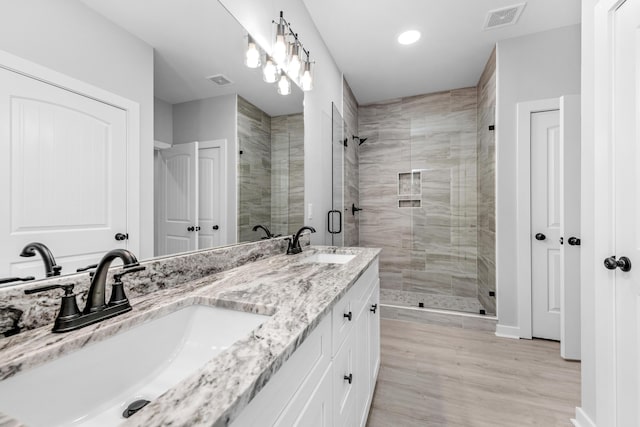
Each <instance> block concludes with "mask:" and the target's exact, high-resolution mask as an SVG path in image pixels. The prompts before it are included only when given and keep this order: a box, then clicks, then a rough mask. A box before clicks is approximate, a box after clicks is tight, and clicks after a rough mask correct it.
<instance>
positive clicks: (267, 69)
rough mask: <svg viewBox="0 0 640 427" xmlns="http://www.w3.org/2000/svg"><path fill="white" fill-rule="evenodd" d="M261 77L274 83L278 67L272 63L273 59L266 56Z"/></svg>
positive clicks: (276, 78)
mask: <svg viewBox="0 0 640 427" xmlns="http://www.w3.org/2000/svg"><path fill="white" fill-rule="evenodd" d="M262 78H263V79H264V81H265V82H267V83H275V82H276V81H277V80H278V68H277V67H276V64H274V63H273V59H271V58H270V57H268V56H267V60H266V61H265V63H264V67H262Z"/></svg>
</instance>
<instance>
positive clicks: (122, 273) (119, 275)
mask: <svg viewBox="0 0 640 427" xmlns="http://www.w3.org/2000/svg"><path fill="white" fill-rule="evenodd" d="M146 269H147V267H145V266H143V265H138V266H135V267H129V268H127V267H125V268H123V269H122V270H121V271H120V272H119V273H115V274H114V275H113V280H115V281H116V282H121V281H122V276H126V275H127V274H131V273H137V272H139V271H144V270H146Z"/></svg>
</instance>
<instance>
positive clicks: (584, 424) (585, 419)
mask: <svg viewBox="0 0 640 427" xmlns="http://www.w3.org/2000/svg"><path fill="white" fill-rule="evenodd" d="M571 423H572V424H573V425H574V426H575V427H596V423H594V422H593V421H592V420H591V418H589V416H588V415H587V414H585V412H584V411H583V410H582V408H576V417H575V418H572V419H571Z"/></svg>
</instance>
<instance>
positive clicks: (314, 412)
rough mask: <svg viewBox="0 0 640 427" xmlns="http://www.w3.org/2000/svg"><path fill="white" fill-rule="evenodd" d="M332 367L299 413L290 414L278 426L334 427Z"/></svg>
mask: <svg viewBox="0 0 640 427" xmlns="http://www.w3.org/2000/svg"><path fill="white" fill-rule="evenodd" d="M331 372H332V371H331V367H328V368H327V370H326V371H325V373H324V375H323V376H322V379H321V380H320V383H319V384H318V386H317V387H316V389H315V390H314V391H313V394H312V395H311V397H310V398H309V400H308V401H307V402H306V404H305V405H304V407H303V408H302V410H301V411H300V412H298V413H294V412H288V413H287V414H286V415H285V416H284V417H282V419H281V420H279V423H278V425H280V426H287V427H288V426H295V427H330V426H332V425H333V418H332V417H333V413H332V403H333V402H332V399H333V394H332V393H331V385H332V383H331Z"/></svg>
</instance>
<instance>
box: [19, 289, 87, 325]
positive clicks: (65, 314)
mask: <svg viewBox="0 0 640 427" xmlns="http://www.w3.org/2000/svg"><path fill="white" fill-rule="evenodd" d="M73 287H74V284H73V283H69V284H67V285H47V286H40V287H37V288H31V289H26V290H25V291H24V293H25V294H27V295H29V294H35V293H38V292H45V291H51V290H54V289H63V290H64V295H63V296H62V301H61V303H60V312H59V313H58V317H56V321H55V324H54V331H55V330H56V325H58V324H59V323H60V322H61V321H68V320H70V319H75V318H77V317H80V309H79V308H78V303H77V302H76V294H74V293H73Z"/></svg>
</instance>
